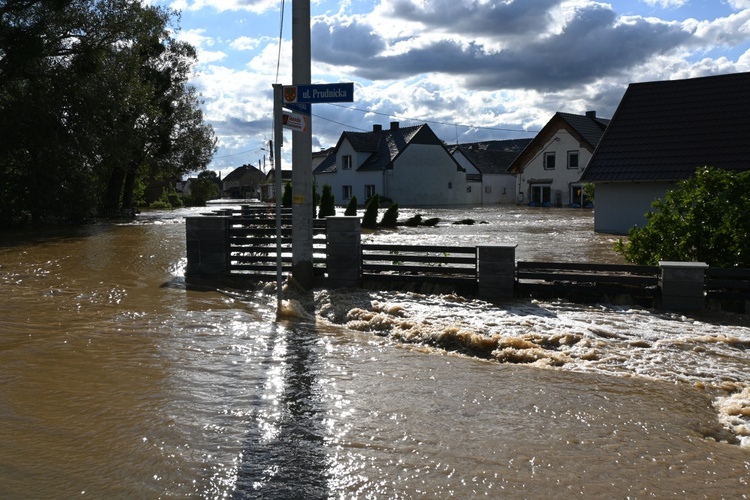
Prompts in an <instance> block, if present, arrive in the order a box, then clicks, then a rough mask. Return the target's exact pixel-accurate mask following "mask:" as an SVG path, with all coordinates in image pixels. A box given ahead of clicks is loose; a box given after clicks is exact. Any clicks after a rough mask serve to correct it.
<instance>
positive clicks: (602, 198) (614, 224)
mask: <svg viewBox="0 0 750 500" xmlns="http://www.w3.org/2000/svg"><path fill="white" fill-rule="evenodd" d="M672 188H674V183H671V182H640V183H635V182H617V183H596V208H595V209H594V231H596V232H597V233H609V234H627V233H628V231H629V230H630V228H631V227H633V226H639V227H643V226H645V225H646V222H647V221H646V216H645V214H646V212H648V211H649V210H651V204H652V203H653V202H654V201H656V200H657V199H659V198H663V197H664V196H665V195H666V193H667V191H669V190H670V189H672Z"/></svg>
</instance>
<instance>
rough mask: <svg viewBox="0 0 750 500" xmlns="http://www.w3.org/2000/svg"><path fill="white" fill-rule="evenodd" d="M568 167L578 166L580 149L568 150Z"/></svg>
mask: <svg viewBox="0 0 750 500" xmlns="http://www.w3.org/2000/svg"><path fill="white" fill-rule="evenodd" d="M568 168H578V151H568Z"/></svg>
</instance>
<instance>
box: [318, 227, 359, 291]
mask: <svg viewBox="0 0 750 500" xmlns="http://www.w3.org/2000/svg"><path fill="white" fill-rule="evenodd" d="M361 234H362V227H361V223H360V219H359V217H354V216H340V217H327V218H326V254H327V255H326V267H327V268H328V279H327V286H328V287H329V288H359V287H361V286H362V242H361V241H362V240H361Z"/></svg>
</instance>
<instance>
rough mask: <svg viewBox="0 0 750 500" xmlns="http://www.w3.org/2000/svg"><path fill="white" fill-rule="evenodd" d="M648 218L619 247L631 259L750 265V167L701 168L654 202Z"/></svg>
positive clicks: (637, 260) (718, 264) (640, 262)
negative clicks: (740, 168) (738, 169)
mask: <svg viewBox="0 0 750 500" xmlns="http://www.w3.org/2000/svg"><path fill="white" fill-rule="evenodd" d="M653 209H654V210H653V211H651V212H649V213H647V214H646V218H647V219H648V223H647V224H646V226H644V227H642V228H638V227H636V228H633V229H631V230H630V233H629V237H628V242H627V243H625V242H623V241H622V240H620V241H619V242H618V243H617V245H616V250H617V251H618V252H619V253H621V254H622V255H624V256H625V258H626V260H628V261H629V262H635V263H638V264H652V265H653V264H657V263H658V261H660V260H670V261H698V262H706V263H707V264H709V265H711V266H717V267H734V266H738V267H750V244H748V242H750V171H747V172H730V171H726V170H720V169H715V168H708V167H706V168H701V169H698V170H697V171H696V173H695V175H693V176H692V177H690V178H689V179H687V180H685V181H683V182H681V183H680V185H679V187H678V188H677V189H675V190H673V191H670V192H668V193H667V195H666V197H665V198H664V199H662V200H657V201H656V202H654V204H653Z"/></svg>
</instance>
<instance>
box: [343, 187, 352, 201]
mask: <svg viewBox="0 0 750 500" xmlns="http://www.w3.org/2000/svg"><path fill="white" fill-rule="evenodd" d="M341 197H342V198H343V199H345V200H350V199H351V198H352V187H351V186H341Z"/></svg>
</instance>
